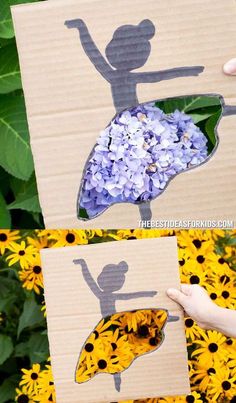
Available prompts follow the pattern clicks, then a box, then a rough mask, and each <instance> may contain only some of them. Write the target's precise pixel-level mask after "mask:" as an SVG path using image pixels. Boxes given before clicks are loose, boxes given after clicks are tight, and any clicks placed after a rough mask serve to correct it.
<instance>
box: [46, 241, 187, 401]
mask: <svg viewBox="0 0 236 403" xmlns="http://www.w3.org/2000/svg"><path fill="white" fill-rule="evenodd" d="M41 257H42V266H43V275H44V284H45V299H46V306H47V321H48V332H49V342H50V354H51V359H52V368H53V374H54V379H55V385H56V395H57V403H68V402H70V403H80V402H94V403H95V402H96V403H97V402H110V401H118V400H126V399H137V398H146V397H156V396H163V395H181V394H188V393H189V379H188V368H187V352H186V340H185V333H184V322H183V312H182V309H181V308H180V307H179V305H177V304H176V303H174V302H173V301H171V300H170V299H169V298H168V297H167V296H166V293H165V292H166V289H167V288H168V287H179V272H178V260H177V243H176V238H175V237H170V238H160V239H145V240H131V241H124V242H111V243H104V244H95V245H85V246H78V247H77V246H76V247H67V248H59V249H58V248H55V249H44V250H42V251H41ZM81 258H83V259H85V261H86V263H87V265H88V267H89V270H90V272H91V274H92V275H93V277H94V279H97V276H98V275H99V274H100V273H101V271H102V269H103V267H104V266H105V265H106V264H108V263H114V264H118V263H119V262H120V261H122V260H125V261H126V262H127V263H128V266H129V270H128V272H127V273H126V281H125V284H124V286H123V287H122V289H121V290H120V292H121V293H123V292H136V291H152V290H156V291H158V294H157V295H156V296H155V297H153V298H146V297H145V298H140V299H133V300H127V301H117V303H116V310H117V312H122V311H129V310H134V309H144V308H147V309H148V308H156V309H158V308H164V309H168V310H169V313H170V314H171V315H178V316H179V317H180V320H179V321H178V322H173V323H167V325H166V327H165V339H164V342H163V344H162V345H161V346H160V348H159V349H157V350H156V351H155V352H153V353H150V354H146V355H143V356H141V357H139V358H137V359H136V360H135V361H134V362H133V363H132V364H131V366H130V367H129V368H128V369H127V370H125V371H124V372H122V373H121V379H122V384H121V391H120V392H117V391H116V390H115V388H114V381H113V377H112V376H111V375H110V374H99V375H97V376H95V377H94V378H93V379H91V380H90V381H88V382H85V383H83V384H76V383H75V381H74V377H75V369H76V365H77V362H78V358H79V354H80V351H81V349H82V346H83V344H84V342H85V340H86V339H87V337H88V336H89V334H90V333H91V331H92V330H93V329H94V328H95V326H96V325H97V323H98V322H99V320H100V319H101V312H100V306H99V302H98V299H97V298H96V297H95V296H94V295H93V293H92V292H91V290H90V289H89V288H88V286H87V284H86V283H85V280H84V278H83V275H82V270H81V267H80V265H75V264H73V259H81Z"/></svg>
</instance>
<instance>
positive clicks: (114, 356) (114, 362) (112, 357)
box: [111, 355, 119, 364]
mask: <svg viewBox="0 0 236 403" xmlns="http://www.w3.org/2000/svg"><path fill="white" fill-rule="evenodd" d="M116 358H117V360H116V361H113V364H118V363H119V359H118V357H117V355H112V356H111V359H112V360H114V359H116Z"/></svg>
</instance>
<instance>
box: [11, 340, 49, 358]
mask: <svg viewBox="0 0 236 403" xmlns="http://www.w3.org/2000/svg"><path fill="white" fill-rule="evenodd" d="M15 356H16V357H29V358H30V362H31V365H33V364H36V363H39V364H40V363H41V362H43V361H46V360H47V359H48V357H49V346H48V338H47V335H43V334H40V333H34V334H32V335H31V336H30V338H29V340H28V341H26V342H24V343H20V344H18V345H17V346H16V348H15Z"/></svg>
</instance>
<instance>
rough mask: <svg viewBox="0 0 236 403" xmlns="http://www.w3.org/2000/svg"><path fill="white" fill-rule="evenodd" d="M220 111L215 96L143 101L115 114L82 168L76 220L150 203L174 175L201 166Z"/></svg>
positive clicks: (215, 139) (212, 141)
mask: <svg viewBox="0 0 236 403" xmlns="http://www.w3.org/2000/svg"><path fill="white" fill-rule="evenodd" d="M178 107H179V108H180V107H181V111H180V110H179V109H178ZM212 108H214V114H213V115H212V110H213V109H212ZM222 110H223V101H222V97H221V96H220V95H214V96H211V95H209V96H207V95H206V96H205V97H204V96H194V97H182V98H172V99H168V100H165V101H156V102H151V103H145V104H141V105H138V106H137V107H134V108H132V109H129V110H124V111H122V112H120V113H118V114H117V115H116V116H115V118H114V119H112V121H111V122H110V124H109V125H108V126H107V128H106V129H105V130H103V131H102V132H101V134H100V137H99V138H98V140H97V143H96V145H95V147H94V149H93V151H92V153H91V155H90V157H89V159H88V162H87V164H86V166H85V170H84V175H83V179H82V184H81V188H80V192H79V197H78V215H79V218H82V219H91V218H95V217H96V216H98V215H99V214H101V213H102V212H104V211H105V210H106V209H107V208H108V207H109V206H111V205H112V204H115V203H124V202H126V203H133V204H142V203H144V202H148V201H151V200H153V199H155V198H156V197H157V196H158V195H160V194H161V193H162V192H163V191H164V189H165V188H166V186H167V185H168V183H169V182H170V180H171V179H172V178H174V176H176V175H177V174H179V173H181V172H186V171H187V170H189V169H192V168H194V167H197V166H198V165H200V164H202V163H204V162H206V161H207V159H208V157H209V156H210V155H211V154H212V152H213V150H214V149H215V148H216V146H217V144H218V136H217V132H216V128H217V124H218V121H219V119H220V117H221V114H222ZM208 118H209V119H208Z"/></svg>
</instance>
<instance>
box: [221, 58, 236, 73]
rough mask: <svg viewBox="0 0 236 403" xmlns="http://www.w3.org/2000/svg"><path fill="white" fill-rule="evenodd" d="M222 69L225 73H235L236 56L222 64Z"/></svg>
mask: <svg viewBox="0 0 236 403" xmlns="http://www.w3.org/2000/svg"><path fill="white" fill-rule="evenodd" d="M223 70H224V73H225V74H229V75H236V58H234V59H231V60H229V61H228V62H227V63H225V65H224V66H223Z"/></svg>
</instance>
